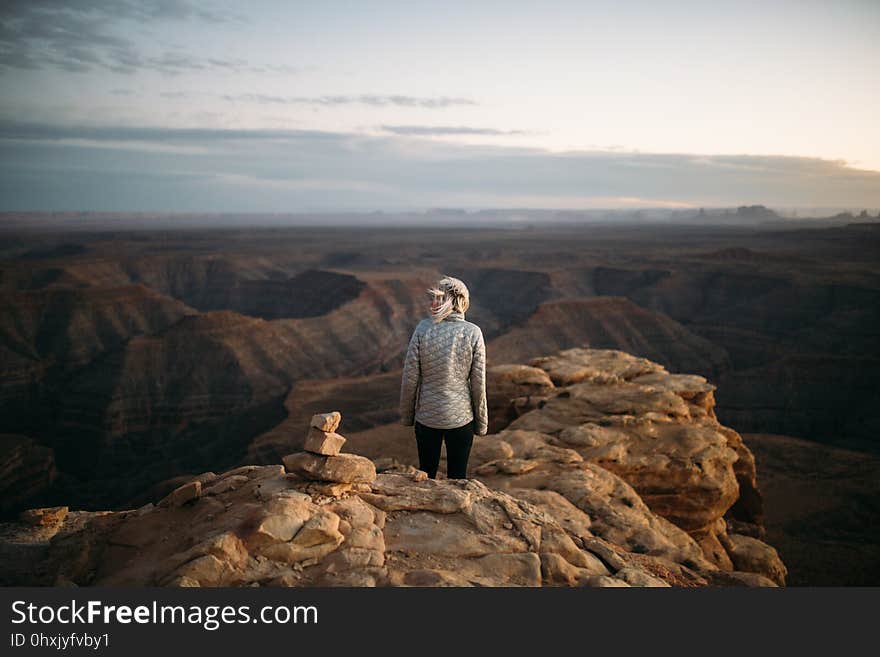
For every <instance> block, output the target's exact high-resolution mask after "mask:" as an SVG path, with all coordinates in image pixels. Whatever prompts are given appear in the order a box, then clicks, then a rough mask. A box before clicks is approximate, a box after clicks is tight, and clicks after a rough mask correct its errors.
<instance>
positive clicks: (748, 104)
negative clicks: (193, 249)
mask: <svg viewBox="0 0 880 657" xmlns="http://www.w3.org/2000/svg"><path fill="white" fill-rule="evenodd" d="M878 34H880V2H878V1H876V0H835V1H834V2H825V1H822V2H818V1H813V0H797V1H781V0H761V1H760V2H754V1H751V0H739V1H737V2H684V1H680V2H672V1H670V2H664V1H662V0H650V1H634V0H629V1H628V0H617V1H614V2H588V1H586V0H582V1H570V2H569V1H553V0H544V1H542V2H540V3H538V2H519V1H517V0H506V1H503V2H495V1H479V0H470V1H467V2H461V1H458V0H446V1H444V2H429V1H419V0H408V1H406V2H384V1H367V0H360V1H352V2H341V1H335V0H322V1H321V2H296V1H287V2H282V1H278V2H273V1H270V0H251V1H250V2H247V3H244V2H225V1H207V0H115V1H111V0H76V1H75V2H65V1H63V0H0V210H104V211H181V212H193V211H197V212H201V211H206V212H224V211H229V212H240V211H248V212H298V211H316V210H317V211H322V210H323V211H334V210H359V211H372V210H389V211H397V210H408V209H424V208H430V207H464V208H469V209H477V208H488V207H497V208H503V207H518V208H522V207H534V208H565V209H579V208H602V207H609V208H642V207H671V208H678V207H681V208H687V207H698V206H699V207H702V206H707V207H721V206H738V205H752V204H764V205H767V206H770V207H779V208H782V207H820V208H821V207H828V208H844V207H846V208H853V209H859V208H867V209H869V210H871V209H877V208H880V121H878V120H877V118H876V117H877V116H878V115H880V114H878V112H877V107H878V106H880V80H878V74H877V71H878V70H880V38H878Z"/></svg>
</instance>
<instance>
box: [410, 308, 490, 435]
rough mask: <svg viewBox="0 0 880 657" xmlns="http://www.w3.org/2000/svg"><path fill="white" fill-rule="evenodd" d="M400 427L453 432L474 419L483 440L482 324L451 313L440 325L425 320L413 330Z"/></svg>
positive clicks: (485, 420)
mask: <svg viewBox="0 0 880 657" xmlns="http://www.w3.org/2000/svg"><path fill="white" fill-rule="evenodd" d="M400 418H401V420H400V421H401V424H404V425H406V426H411V425H413V424H415V422H420V423H421V424H424V425H425V426H427V427H434V428H436V429H454V428H456V427H461V426H464V425H465V424H467V423H469V422H470V421H471V420H473V421H474V433H475V434H477V435H478V436H485V435H486V432H487V431H488V428H489V414H488V411H487V410H486V344H485V342H484V341H483V331H482V330H481V329H480V327H479V326H477V325H476V324H473V323H471V322H468V321H467V320H465V318H464V315H463V314H462V313H459V312H452V313H450V314H449V316H447V317H446V319H444V320H443V321H441V322H437V323H434V321H433V320H431V319H430V318H426V319H423V320H422V321H421V322H419V324H418V326H416V328H415V331H413V334H412V338H411V339H410V341H409V348H408V349H407V352H406V360H405V361H404V365H403V376H402V378H401V384H400Z"/></svg>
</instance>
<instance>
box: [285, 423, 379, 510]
mask: <svg viewBox="0 0 880 657" xmlns="http://www.w3.org/2000/svg"><path fill="white" fill-rule="evenodd" d="M341 421H342V414H341V413H340V412H339V411H333V412H331V413H318V414H317V415H313V416H312V420H311V422H310V423H309V433H308V435H307V436H306V440H305V444H304V445H303V449H304V450H305V451H302V452H296V453H294V454H288V455H287V456H285V457H284V458H283V459H282V460H283V462H284V467H285V468H286V469H287V471H288V472H291V473H294V474H296V475H298V476H299V477H302V478H303V479H305V480H307V481H309V482H310V483H309V484H308V485H307V488H306V490H307V492H309V493H317V494H323V495H327V496H330V497H338V496H339V495H342V494H343V493H346V492H349V491H364V492H369V491H370V484H371V483H372V482H373V481H374V480H375V479H376V466H375V464H374V463H373V462H372V461H371V460H370V459H368V458H366V457H364V456H358V455H357V454H340V453H339V452H340V450H341V449H342V445H343V444H345V438H344V437H343V436H340V435H339V434H338V433H336V430H337V429H338V428H339V423H340V422H341Z"/></svg>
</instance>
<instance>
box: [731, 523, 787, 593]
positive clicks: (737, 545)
mask: <svg viewBox="0 0 880 657" xmlns="http://www.w3.org/2000/svg"><path fill="white" fill-rule="evenodd" d="M730 541H731V544H732V549H731V551H730V559H731V561H733V565H734V567H735V568H736V570H741V571H746V572H750V573H758V574H759V575H763V576H765V577H767V578H768V579H771V580H773V581H774V582H776V584H778V585H779V586H785V577H786V576H787V575H788V569H787V568H786V567H785V564H783V563H782V560H781V559H780V558H779V553H777V552H776V549H775V548H773V547H772V546H770V545H767V544H766V543H764V542H763V541H759V540H758V539H756V538H752V537H751V536H741V535H740V534H730Z"/></svg>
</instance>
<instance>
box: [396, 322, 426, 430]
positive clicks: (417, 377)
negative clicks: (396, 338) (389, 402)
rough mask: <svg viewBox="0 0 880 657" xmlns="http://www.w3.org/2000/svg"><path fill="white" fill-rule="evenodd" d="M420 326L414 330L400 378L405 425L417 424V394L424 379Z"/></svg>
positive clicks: (401, 403) (403, 423)
mask: <svg viewBox="0 0 880 657" xmlns="http://www.w3.org/2000/svg"><path fill="white" fill-rule="evenodd" d="M419 337H420V336H419V327H418V326H417V327H416V330H415V331H413V334H412V338H410V341H409V347H408V348H407V350H406V358H405V359H404V361H403V376H402V377H401V379H400V423H401V424H402V425H404V426H407V427H409V426H412V425H413V424H415V414H416V394H417V393H418V389H419V384H420V383H421V380H422V367H421V363H420V361H419Z"/></svg>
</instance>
